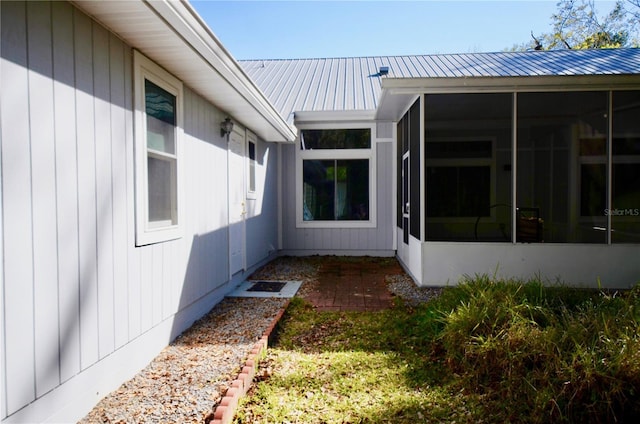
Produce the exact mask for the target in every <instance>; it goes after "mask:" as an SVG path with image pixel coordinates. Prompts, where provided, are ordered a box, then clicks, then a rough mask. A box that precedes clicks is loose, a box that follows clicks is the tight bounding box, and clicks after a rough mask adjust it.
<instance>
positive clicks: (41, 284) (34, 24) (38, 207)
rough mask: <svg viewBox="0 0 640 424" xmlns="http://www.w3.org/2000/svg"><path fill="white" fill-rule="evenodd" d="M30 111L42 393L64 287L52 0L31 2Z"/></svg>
mask: <svg viewBox="0 0 640 424" xmlns="http://www.w3.org/2000/svg"><path fill="white" fill-rule="evenodd" d="M27 25H28V28H38V31H31V30H29V31H28V32H27V45H28V58H27V60H28V61H29V67H30V68H31V70H30V72H29V116H30V117H33V116H37V117H38V125H32V126H31V134H30V138H31V184H32V185H31V198H32V202H33V203H32V211H33V215H32V220H33V221H32V238H33V281H34V286H33V289H34V298H33V304H34V342H35V389H36V396H41V395H43V394H44V393H46V392H48V391H49V390H51V389H52V388H54V387H55V386H56V385H57V384H58V382H59V377H60V376H59V363H58V358H57V355H50V352H51V351H53V352H57V351H58V348H59V347H58V302H57V299H58V288H57V278H56V277H57V273H58V272H57V255H55V254H51V253H52V252H55V251H56V244H57V240H56V214H55V210H56V191H55V181H56V179H55V177H56V172H55V148H54V147H55V146H54V109H53V83H52V78H51V77H52V74H53V66H52V56H51V46H52V43H51V41H52V40H51V38H52V37H51V9H50V5H49V4H47V3H40V2H30V3H27Z"/></svg>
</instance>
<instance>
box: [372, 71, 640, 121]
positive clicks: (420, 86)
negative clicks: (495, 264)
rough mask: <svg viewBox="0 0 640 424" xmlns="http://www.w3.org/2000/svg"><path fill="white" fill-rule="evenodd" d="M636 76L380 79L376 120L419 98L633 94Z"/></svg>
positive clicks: (395, 114) (639, 77)
mask: <svg viewBox="0 0 640 424" xmlns="http://www.w3.org/2000/svg"><path fill="white" fill-rule="evenodd" d="M639 87H640V75H572V76H569V75H559V76H530V77H431V78H384V79H383V80H382V93H381V94H380V102H379V106H378V109H377V110H376V119H378V120H393V121H397V120H398V119H399V118H400V117H401V116H402V113H403V112H402V111H403V110H406V109H407V107H408V106H410V105H411V104H413V101H414V99H415V96H416V95H419V94H423V93H424V94H453V93H486V92H492V93H499V92H508V93H512V92H532V91H535V92H544V91H579V90H590V91H598V90H637V89H638V88H639Z"/></svg>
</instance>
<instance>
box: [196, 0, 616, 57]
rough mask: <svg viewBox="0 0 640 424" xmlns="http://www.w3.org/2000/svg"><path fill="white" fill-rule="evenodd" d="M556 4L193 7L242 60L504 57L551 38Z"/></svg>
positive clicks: (214, 3)
mask: <svg viewBox="0 0 640 424" xmlns="http://www.w3.org/2000/svg"><path fill="white" fill-rule="evenodd" d="M556 3H557V0H537V1H530V0H511V1H504V0H503V1H486V0H475V1H457V0H449V1H429V0H423V1H373V0H369V1H336V0H334V1H329V0H324V1H218V0H191V4H192V6H193V7H194V8H195V9H196V11H197V12H198V13H199V14H200V16H201V17H202V18H203V19H204V20H205V22H206V23H207V24H208V25H209V27H210V28H211V29H212V30H213V32H214V33H215V34H216V36H217V37H218V38H219V39H220V41H221V42H222V44H223V45H224V46H225V47H226V48H227V50H229V51H230V53H231V54H232V56H233V57H235V58H236V59H239V60H242V59H293V58H324V57H350V56H388V55H415V54H435V53H471V52H496V51H503V50H505V49H508V48H510V47H513V46H514V45H516V44H523V43H527V42H529V41H530V40H531V31H533V32H534V34H542V33H544V32H549V31H550V30H551V15H552V14H553V13H554V12H555V11H556V10H557V6H556ZM612 4H613V2H611V1H604V0H597V1H596V7H597V9H598V10H601V9H602V10H604V11H606V10H607V7H609V8H610V7H611V5H612Z"/></svg>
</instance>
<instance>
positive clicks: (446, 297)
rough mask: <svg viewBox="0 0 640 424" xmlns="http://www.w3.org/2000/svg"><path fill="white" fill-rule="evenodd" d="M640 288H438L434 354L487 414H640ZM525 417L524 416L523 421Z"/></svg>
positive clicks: (595, 417) (483, 284)
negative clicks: (478, 397)
mask: <svg viewBox="0 0 640 424" xmlns="http://www.w3.org/2000/svg"><path fill="white" fill-rule="evenodd" d="M639 294H640V290H639V289H634V290H632V291H631V292H627V293H622V294H621V293H605V292H602V291H598V290H582V289H572V288H567V287H563V286H553V287H545V286H544V285H543V284H542V283H541V282H540V281H529V282H519V281H494V280H492V279H491V278H489V277H487V276H477V277H475V278H473V279H469V280H468V281H465V282H463V283H461V284H460V285H459V286H457V287H451V288H447V289H446V290H444V292H443V294H442V296H441V297H440V298H438V299H437V300H435V301H434V302H432V303H431V304H430V305H429V307H428V308H427V309H425V312H424V313H427V311H429V312H428V313H430V314H433V313H434V311H437V314H438V316H439V320H438V322H439V332H438V333H437V339H436V343H437V345H438V346H439V348H438V349H435V351H436V352H441V355H442V356H443V359H444V363H445V364H447V366H448V367H449V369H450V370H451V371H452V372H453V373H455V374H456V375H458V376H459V379H458V380H459V384H460V386H461V389H462V390H465V391H469V392H474V393H478V394H482V395H483V396H485V397H486V399H487V408H488V409H489V410H488V412H493V413H495V412H496V411H502V414H506V415H502V416H503V418H504V417H505V416H506V417H509V419H510V420H511V421H519V420H525V421H527V422H535V421H539V422H547V421H549V420H553V421H567V422H574V421H580V422H583V421H584V422H610V421H615V420H617V421H620V420H622V421H626V420H629V419H631V418H637V417H640V338H639V330H640V295H639ZM523 417H526V419H524V418H523Z"/></svg>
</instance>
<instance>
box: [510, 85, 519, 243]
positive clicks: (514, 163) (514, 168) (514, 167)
mask: <svg viewBox="0 0 640 424" xmlns="http://www.w3.org/2000/svg"><path fill="white" fill-rule="evenodd" d="M512 99H513V101H512V102H513V105H512V106H513V108H512V110H511V203H512V206H511V243H513V244H516V242H517V234H516V231H517V225H518V223H517V221H516V220H517V209H518V199H517V198H516V194H517V193H516V184H517V181H518V180H517V176H518V175H517V174H518V115H517V113H518V93H517V92H514V93H513V96H512Z"/></svg>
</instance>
